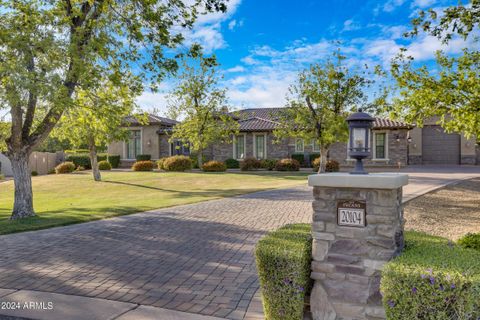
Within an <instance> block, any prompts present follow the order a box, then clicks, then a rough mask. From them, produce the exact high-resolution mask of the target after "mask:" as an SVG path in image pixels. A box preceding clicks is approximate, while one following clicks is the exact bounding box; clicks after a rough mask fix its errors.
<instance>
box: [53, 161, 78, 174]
mask: <svg viewBox="0 0 480 320" xmlns="http://www.w3.org/2000/svg"><path fill="white" fill-rule="evenodd" d="M74 170H75V164H74V163H73V162H70V161H66V162H62V163H60V164H59V165H58V166H56V167H55V173H56V174H63V173H72V172H73V171H74Z"/></svg>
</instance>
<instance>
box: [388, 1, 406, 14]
mask: <svg viewBox="0 0 480 320" xmlns="http://www.w3.org/2000/svg"><path fill="white" fill-rule="evenodd" d="M405 1H406V0H388V1H387V2H385V4H384V5H383V11H385V12H392V11H394V10H395V9H396V8H397V7H400V6H401V5H403V4H404V3H405Z"/></svg>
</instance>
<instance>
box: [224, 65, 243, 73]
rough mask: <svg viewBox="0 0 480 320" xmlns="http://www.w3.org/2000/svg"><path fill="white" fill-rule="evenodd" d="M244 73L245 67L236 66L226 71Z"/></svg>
mask: <svg viewBox="0 0 480 320" xmlns="http://www.w3.org/2000/svg"><path fill="white" fill-rule="evenodd" d="M244 71H245V67H243V66H235V67H233V68H230V69H227V70H225V72H229V73H235V72H244Z"/></svg>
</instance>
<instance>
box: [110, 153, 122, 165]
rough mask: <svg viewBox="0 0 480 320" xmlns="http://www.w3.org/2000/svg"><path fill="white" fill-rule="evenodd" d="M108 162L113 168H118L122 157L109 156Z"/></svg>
mask: <svg viewBox="0 0 480 320" xmlns="http://www.w3.org/2000/svg"><path fill="white" fill-rule="evenodd" d="M108 162H110V164H111V165H112V168H118V167H119V166H120V155H118V154H110V155H108Z"/></svg>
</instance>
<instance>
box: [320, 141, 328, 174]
mask: <svg viewBox="0 0 480 320" xmlns="http://www.w3.org/2000/svg"><path fill="white" fill-rule="evenodd" d="M327 153H328V148H323V147H322V148H320V166H319V167H318V173H325V172H326V171H325V169H326V167H327Z"/></svg>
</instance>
